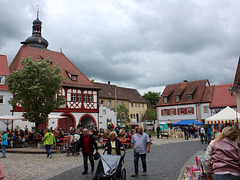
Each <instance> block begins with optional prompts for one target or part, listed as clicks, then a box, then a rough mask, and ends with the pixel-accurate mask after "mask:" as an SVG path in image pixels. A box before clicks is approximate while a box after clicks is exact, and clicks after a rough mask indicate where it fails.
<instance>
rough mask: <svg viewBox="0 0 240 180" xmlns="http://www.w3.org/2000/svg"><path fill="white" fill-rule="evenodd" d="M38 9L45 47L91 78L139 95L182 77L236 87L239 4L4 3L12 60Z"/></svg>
mask: <svg viewBox="0 0 240 180" xmlns="http://www.w3.org/2000/svg"><path fill="white" fill-rule="evenodd" d="M0 1H1V0H0ZM13 3H14V4H15V6H11V5H12V4H13ZM37 5H39V6H40V20H41V21H42V22H43V25H42V26H43V29H42V35H43V37H44V38H46V39H47V40H48V41H49V47H48V48H49V49H50V50H54V51H59V50H60V48H62V50H63V53H64V54H65V55H66V56H67V57H68V58H69V59H70V60H71V61H73V63H74V64H75V65H76V66H77V67H78V68H79V69H80V70H81V71H82V72H83V73H84V74H85V75H86V76H87V77H88V78H89V79H95V80H97V81H101V82H107V81H111V82H112V83H115V84H117V85H121V86H125V87H133V88H137V89H140V90H141V92H145V91H148V90H151V89H154V90H157V89H158V88H159V89H161V90H162V89H163V88H162V87H163V86H165V85H167V84H170V83H179V82H182V81H183V80H185V79H187V80H199V79H209V81H210V83H211V84H214V83H215V84H221V83H230V82H233V78H234V75H235V71H236V65H237V62H238V56H239V54H240V46H239V42H240V36H239V34H240V22H239V18H238V17H239V14H240V13H239V9H238V7H239V6H240V2H239V1H237V0H232V1H227V0H208V1H207V0H203V1H198V0H186V1H184V3H183V2H182V1H178V0H166V1H157V0H156V1H155V0H154V1H139V0H135V1H134V0H123V1H111V0H101V1H97V0H92V1H71V0H70V1H65V0H62V1H55V0H51V1H45V0H40V1H27V0H11V1H2V2H1V7H0V10H1V11H0V15H1V18H0V24H1V26H0V41H1V43H0V54H6V55H8V57H10V61H11V59H12V58H13V57H14V55H15V54H16V53H17V50H18V49H19V47H20V44H19V43H20V41H23V40H25V39H26V38H27V37H28V36H30V35H31V26H32V21H33V20H34V19H35V18H36V9H37V8H36V7H37ZM9 7H11V8H9ZM3 15H4V16H3ZM2 17H6V18H2Z"/></svg>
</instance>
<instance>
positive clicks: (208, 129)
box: [207, 126, 212, 143]
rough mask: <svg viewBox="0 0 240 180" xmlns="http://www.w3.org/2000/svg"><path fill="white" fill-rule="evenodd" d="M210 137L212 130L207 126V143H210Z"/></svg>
mask: <svg viewBox="0 0 240 180" xmlns="http://www.w3.org/2000/svg"><path fill="white" fill-rule="evenodd" d="M211 135H212V129H211V127H210V126H207V141H208V142H209V143H210V141H211Z"/></svg>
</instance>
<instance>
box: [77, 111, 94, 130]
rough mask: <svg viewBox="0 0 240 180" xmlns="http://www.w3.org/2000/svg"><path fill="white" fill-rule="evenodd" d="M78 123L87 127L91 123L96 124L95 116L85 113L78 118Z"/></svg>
mask: <svg viewBox="0 0 240 180" xmlns="http://www.w3.org/2000/svg"><path fill="white" fill-rule="evenodd" d="M79 124H80V125H81V126H82V127H83V128H89V127H90V126H91V125H93V124H94V125H97V123H96V120H95V118H94V117H93V116H92V115H90V114H85V115H83V116H82V117H81V119H80V120H79Z"/></svg>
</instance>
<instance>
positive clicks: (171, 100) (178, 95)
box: [157, 79, 213, 107]
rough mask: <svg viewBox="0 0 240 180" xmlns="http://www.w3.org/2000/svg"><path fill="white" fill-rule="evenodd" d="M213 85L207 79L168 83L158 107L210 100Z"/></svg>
mask: <svg viewBox="0 0 240 180" xmlns="http://www.w3.org/2000/svg"><path fill="white" fill-rule="evenodd" d="M212 90H213V89H212V86H210V84H209V82H208V80H207V79H205V80H198V81H189V82H183V83H177V84H170V85H167V86H166V88H165V89H164V91H163V93H162V95H161V98H160V99H159V101H158V103H157V107H161V106H173V105H184V104H195V103H201V102H210V97H211V92H212Z"/></svg>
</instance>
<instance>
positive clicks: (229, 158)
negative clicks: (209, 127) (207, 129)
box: [204, 127, 240, 180]
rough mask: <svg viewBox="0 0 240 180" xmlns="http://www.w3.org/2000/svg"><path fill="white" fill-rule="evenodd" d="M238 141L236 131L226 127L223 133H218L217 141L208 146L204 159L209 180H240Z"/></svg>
mask: <svg viewBox="0 0 240 180" xmlns="http://www.w3.org/2000/svg"><path fill="white" fill-rule="evenodd" d="M236 139H237V131H236V129H234V128H232V127H225V128H224V129H223V131H222V133H218V134H217V136H216V139H215V140H214V141H212V142H211V143H210V144H209V145H208V147H207V151H206V153H205V157H204V159H205V161H204V163H205V172H206V173H207V179H208V180H212V179H214V180H223V179H224V180H239V179H240V163H239V148H238V146H237V145H236V144H235V143H234V141H235V140H236ZM211 163H212V168H211ZM212 171H213V173H214V174H212Z"/></svg>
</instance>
